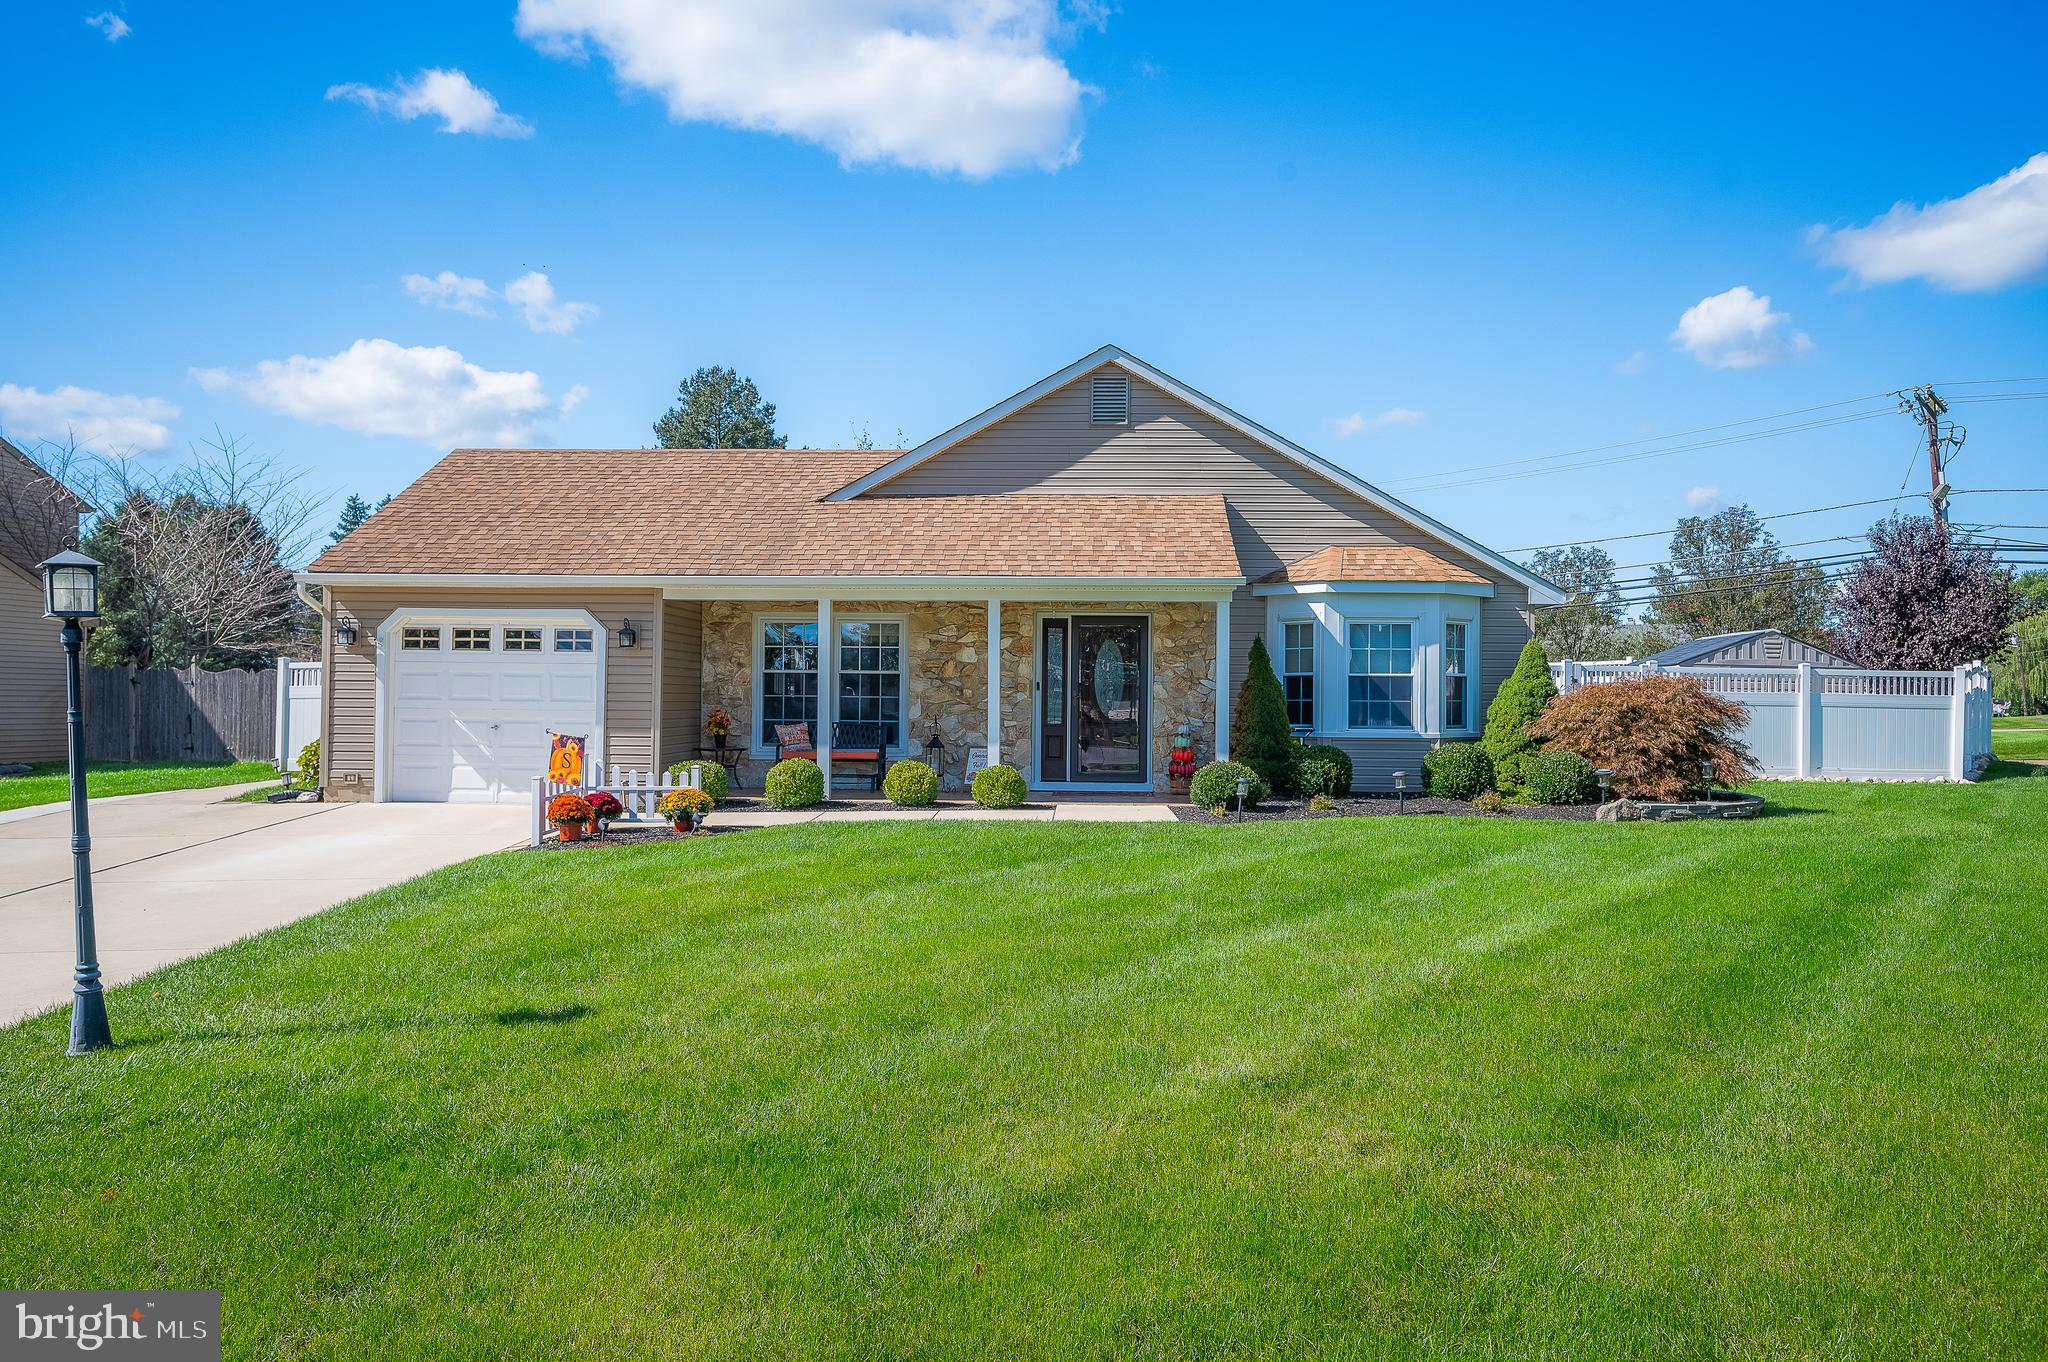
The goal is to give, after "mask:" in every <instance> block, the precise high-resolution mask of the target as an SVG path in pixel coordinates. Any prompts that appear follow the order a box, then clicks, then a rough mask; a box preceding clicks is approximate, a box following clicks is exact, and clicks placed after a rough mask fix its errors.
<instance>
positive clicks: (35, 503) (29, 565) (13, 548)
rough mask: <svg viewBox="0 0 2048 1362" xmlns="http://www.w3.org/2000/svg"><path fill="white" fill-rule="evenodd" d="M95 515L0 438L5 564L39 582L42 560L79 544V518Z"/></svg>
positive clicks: (0, 536) (0, 550)
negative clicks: (35, 578)
mask: <svg viewBox="0 0 2048 1362" xmlns="http://www.w3.org/2000/svg"><path fill="white" fill-rule="evenodd" d="M91 509H92V507H91V506H89V505H87V504H86V503H85V502H84V501H82V500H80V499H79V497H78V496H77V495H76V494H75V493H74V492H72V490H71V489H70V488H68V487H66V486H65V485H64V484H63V483H61V482H59V481H58V480H57V479H55V478H53V477H51V476H50V475H49V474H48V473H46V472H44V471H43V468H42V465H40V464H38V463H37V462H36V461H35V460H34V459H31V458H30V457H29V456H28V455H26V454H24V453H22V452H21V450H20V449H19V448H18V447H17V446H15V445H14V444H13V443H11V442H10V441H8V440H7V439H6V438H5V437H4V436H0V558H5V559H6V560H7V561H9V562H11V563H13V564H14V565H15V566H16V567H18V568H20V569H21V570H22V571H23V572H26V573H28V574H29V575H30V576H35V575H36V567H37V565H38V564H40V563H41V562H42V561H43V559H45V558H47V557H49V556H50V555H51V554H53V553H55V552H56V551H57V550H59V549H61V548H63V547H64V546H65V543H68V542H70V540H72V539H74V538H76V536H77V532H78V517H80V516H82V515H84V514H85V513H86V512H87V511H90V510H91ZM60 541H61V542H60Z"/></svg>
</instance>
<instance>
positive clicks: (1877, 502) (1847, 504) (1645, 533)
mask: <svg viewBox="0 0 2048 1362" xmlns="http://www.w3.org/2000/svg"><path fill="white" fill-rule="evenodd" d="M2038 490H2041V491H2048V488H2041V489H2038ZM1926 495H1927V494H1926V493H1924V492H1907V493H1903V494H1902V495H1899V496H1892V497H1872V498H1871V499H1870V500H1869V501H1844V502H1840V503H1838V504H1836V505H1833V506H1814V507H1810V508H1809V509H1807V510H1804V511H1779V512H1777V513H1776V514H1773V515H1760V516H1758V517H1757V519H1758V520H1790V519H1791V518H1792V517H1794V516H1802V515H1821V514H1823V513H1825V512H1828V511H1851V510H1855V509H1856V508H1857V507H1859V506H1883V505H1887V504H1889V503H1891V502H1894V501H1921V500H1925V499H1926ZM1670 534H1671V528H1670V527H1666V528H1664V529H1661V530H1642V531H1640V532H1638V533H1636V534H1610V535H1608V536H1607V537H1605V538H1604V539H1567V540H1565V541H1564V542H1563V543H1559V544H1529V545H1526V546H1524V547H1522V548H1519V549H1509V550H1508V552H1509V553H1536V552H1539V551H1541V550H1543V549H1571V548H1577V547H1579V546H1580V545H1582V544H1617V543H1620V542H1621V541H1622V540H1624V539H1655V538H1657V537H1659V536H1660V535H1661V536H1669V535H1670Z"/></svg>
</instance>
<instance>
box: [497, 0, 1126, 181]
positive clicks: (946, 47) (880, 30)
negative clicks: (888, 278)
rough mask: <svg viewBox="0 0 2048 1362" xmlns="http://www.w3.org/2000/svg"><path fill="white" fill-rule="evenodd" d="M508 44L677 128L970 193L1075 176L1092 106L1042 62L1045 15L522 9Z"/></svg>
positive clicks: (702, 1)
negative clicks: (660, 110) (553, 59)
mask: <svg viewBox="0 0 2048 1362" xmlns="http://www.w3.org/2000/svg"><path fill="white" fill-rule="evenodd" d="M518 30H519V34H520V36H521V37H523V38H525V39H526V40H527V41H528V42H530V43H532V44H533V45H534V46H535V47H537V48H539V49H540V50H541V51H543V52H547V53H550V54H551V55H555V56H575V57H581V56H584V55H585V54H586V53H587V52H588V50H589V49H590V48H593V47H594V48H595V49H596V50H597V51H599V52H600V53H602V54H603V55H604V56H605V57H606V58H608V59H609V60H610V61H611V64H612V67H613V69H614V70H615V71H616V72H617V74H618V77H619V79H620V80H621V81H623V82H624V83H625V84H627V85H632V86H638V87H640V88H642V89H645V90H651V91H653V92H654V93H656V94H658V95H660V96H661V97H662V98H663V100H664V101H666V103H667V105H668V111H669V115H670V117H672V118H675V119H678V120H694V121H702V122H711V123H720V124H724V125H726V126H729V127H737V128H748V129H752V130H754V131H759V132H774V133H781V134H784V135H786V136H790V137H796V138H800V139H802V140H804V141H807V142H815V143H817V144H818V145H820V146H823V147H825V148H827V149H828V150H830V151H832V152H833V153H835V154H836V155H837V156H838V157H839V160H840V162H841V164H844V165H864V164H878V163H879V164H893V165H901V166H909V167H912V168H915V169H920V170H930V171H934V172H938V173H941V174H958V175H963V176H966V177H968V178H970V179H981V178H983V177H986V176H989V175H994V174H997V173H999V172H1001V171H1005V170H1015V169H1019V168H1025V167H1034V166H1035V167H1037V168H1039V169H1041V170H1056V169H1058V168H1059V167H1061V166H1064V165H1067V164H1069V163H1071V162H1072V161H1073V160H1074V158H1075V157H1076V156H1077V155H1079V147H1080V132H1079V123H1080V113H1081V101H1082V98H1083V96H1084V95H1086V94H1088V93H1090V91H1089V90H1088V87H1086V86H1084V85H1082V84H1081V82H1080V81H1078V80H1076V79H1075V78H1074V76H1073V74H1072V73H1071V72H1069V71H1068V70H1067V68H1066V66H1065V64H1064V63H1062V62H1061V61H1060V60H1059V59H1058V58H1057V57H1055V56H1053V55H1052V51H1051V47H1052V44H1053V42H1054V40H1055V39H1056V38H1058V37H1059V36H1060V31H1061V25H1060V20H1059V13H1058V6H1057V4H1056V2H1055V0H897V3H893V4H879V3H866V4H847V3H845V2H844V0H778V3H772V4H745V5H735V4H730V3H723V2H722V0H520V5H519V17H518Z"/></svg>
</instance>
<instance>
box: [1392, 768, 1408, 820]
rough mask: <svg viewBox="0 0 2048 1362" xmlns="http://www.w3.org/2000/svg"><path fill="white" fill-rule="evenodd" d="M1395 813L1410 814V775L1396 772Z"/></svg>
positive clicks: (1404, 772)
mask: <svg viewBox="0 0 2048 1362" xmlns="http://www.w3.org/2000/svg"><path fill="white" fill-rule="evenodd" d="M1394 812H1395V813H1406V812H1408V773H1407V772H1406V771H1396V772H1394Z"/></svg>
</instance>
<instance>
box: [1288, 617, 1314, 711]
mask: <svg viewBox="0 0 2048 1362" xmlns="http://www.w3.org/2000/svg"><path fill="white" fill-rule="evenodd" d="M1320 632H1321V626H1320V625H1318V624H1317V623H1316V622H1315V621H1314V620H1288V621H1287V622H1286V623H1284V624H1282V625H1281V626H1280V685H1281V688H1282V689H1283V690H1285V691H1286V692H1287V722H1288V723H1289V724H1290V725H1292V726H1293V727H1294V728H1295V729H1296V730H1297V731H1299V732H1303V733H1312V732H1314V731H1315V726H1316V635H1317V634H1318V633H1320Z"/></svg>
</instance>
